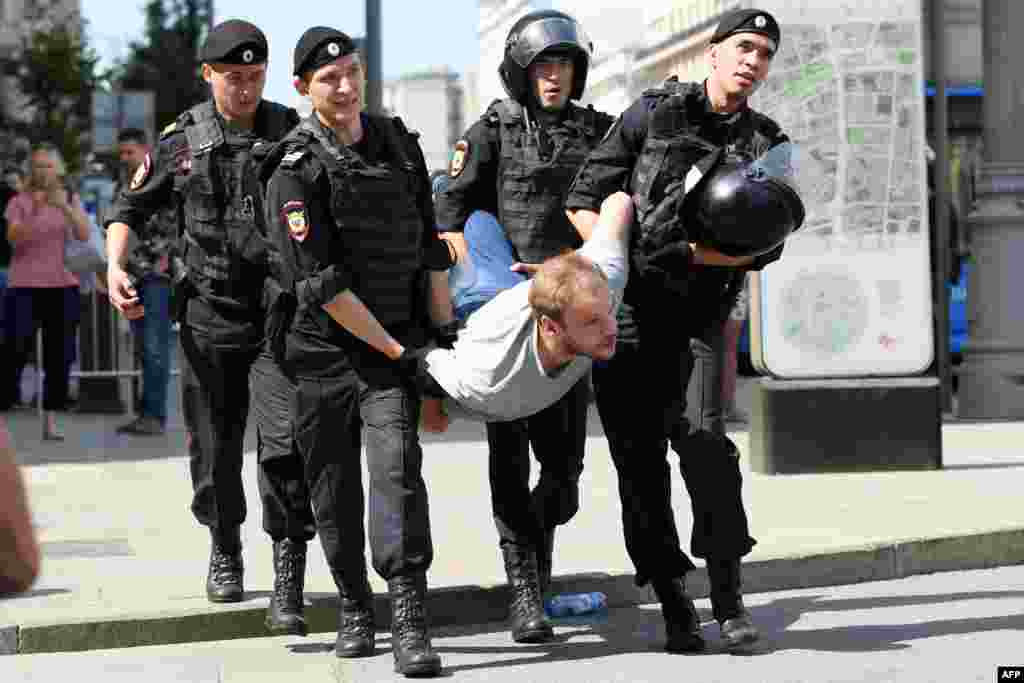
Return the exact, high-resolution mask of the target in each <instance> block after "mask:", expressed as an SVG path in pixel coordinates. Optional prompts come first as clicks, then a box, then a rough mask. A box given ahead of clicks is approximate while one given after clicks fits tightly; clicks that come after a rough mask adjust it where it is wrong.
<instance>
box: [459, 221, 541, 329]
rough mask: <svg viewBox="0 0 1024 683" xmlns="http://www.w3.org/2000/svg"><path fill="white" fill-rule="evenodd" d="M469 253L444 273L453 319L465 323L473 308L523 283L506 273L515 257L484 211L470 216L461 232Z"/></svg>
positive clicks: (520, 276) (500, 230)
mask: <svg viewBox="0 0 1024 683" xmlns="http://www.w3.org/2000/svg"><path fill="white" fill-rule="evenodd" d="M463 237H465V239H466V244H467V246H468V250H469V259H468V261H467V262H466V263H458V264H456V265H455V266H454V267H453V268H452V269H451V270H450V271H448V286H449V288H450V289H451V292H452V305H453V306H454V307H455V316H456V317H457V318H458V319H459V320H465V319H466V318H468V317H469V314H470V313H473V312H474V311H475V310H476V309H478V308H480V307H481V306H483V305H484V304H485V303H487V302H488V301H490V300H491V299H493V298H494V297H495V296H497V295H498V293H499V292H502V291H504V290H506V289H510V288H512V287H515V286H516V285H518V284H519V283H520V282H523V281H524V280H526V276H525V275H523V274H522V273H516V272H514V271H511V270H509V268H510V267H511V266H512V264H513V263H515V261H516V258H515V255H514V254H513V253H512V244H511V243H510V242H509V241H508V238H507V237H506V236H505V230H504V229H503V228H502V227H501V224H500V223H498V220H497V219H496V218H495V217H494V216H493V215H491V214H490V213H487V212H486V211H474V212H473V213H472V214H470V216H469V219H468V220H467V221H466V226H465V228H464V229H463Z"/></svg>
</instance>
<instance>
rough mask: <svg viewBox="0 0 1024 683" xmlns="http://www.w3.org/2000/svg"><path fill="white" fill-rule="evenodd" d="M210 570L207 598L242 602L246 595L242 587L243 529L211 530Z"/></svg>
mask: <svg viewBox="0 0 1024 683" xmlns="http://www.w3.org/2000/svg"><path fill="white" fill-rule="evenodd" d="M210 535H211V537H212V541H213V542H212V545H211V548H210V571H209V573H208V574H207V575H206V598H207V599H208V600H209V601H210V602H241V601H242V598H243V597H245V591H244V589H243V587H242V575H243V574H244V572H245V567H244V566H243V564H242V537H241V529H240V528H239V527H235V528H233V529H231V530H229V531H226V532H221V531H216V530H214V529H211V530H210Z"/></svg>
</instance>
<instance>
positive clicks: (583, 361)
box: [426, 233, 628, 422]
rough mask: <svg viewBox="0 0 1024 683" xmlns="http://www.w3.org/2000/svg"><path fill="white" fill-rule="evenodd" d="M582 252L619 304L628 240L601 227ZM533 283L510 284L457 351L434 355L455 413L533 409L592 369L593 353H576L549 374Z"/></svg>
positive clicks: (433, 367) (513, 414)
mask: <svg viewBox="0 0 1024 683" xmlns="http://www.w3.org/2000/svg"><path fill="white" fill-rule="evenodd" d="M579 253H580V254H581V255H583V256H585V257H586V258H588V259H589V260H590V261H592V262H593V263H594V264H596V265H597V266H598V267H599V268H600V269H601V270H602V271H603V272H604V274H605V276H606V277H607V278H608V286H609V288H610V289H611V296H612V305H613V307H614V308H615V309H617V308H618V306H619V303H620V302H621V301H622V291H623V289H625V287H626V277H627V275H628V272H627V270H628V261H627V259H626V242H625V241H620V240H615V239H611V238H608V237H607V236H605V235H603V234H600V233H595V235H594V237H593V238H592V239H591V240H590V241H589V242H587V243H586V244H584V245H583V247H581V248H580V249H579ZM530 284H531V281H529V280H527V281H526V282H522V283H520V284H518V285H516V286H515V287H512V288H511V289H506V290H505V291H503V292H501V293H500V294H498V295H497V296H496V297H494V298H493V299H492V300H490V301H488V302H487V303H486V304H485V305H484V306H482V307H481V308H480V309H479V310H478V311H476V312H475V313H473V315H471V316H470V317H469V320H468V321H467V323H466V327H465V328H463V329H462V331H461V332H459V338H458V341H456V342H455V345H454V348H453V349H451V350H448V349H435V350H433V351H431V352H430V353H429V354H427V357H426V362H427V369H428V371H429V372H430V375H431V376H432V377H433V378H434V379H435V380H436V381H437V383H438V384H440V385H441V387H442V388H443V389H444V390H445V391H446V392H447V393H448V395H449V396H450V397H451V399H453V400H452V401H449V406H448V409H449V412H450V413H451V414H452V416H453V417H465V418H468V419H472V420H482V421H484V422H502V421H506V420H515V419H519V418H522V417H527V416H529V415H533V414H534V413H537V412H539V411H541V410H543V409H544V408H547V407H548V406H550V405H551V404H552V403H554V402H555V401H557V400H558V399H560V398H561V397H562V396H564V395H565V394H566V393H568V391H569V390H570V389H572V387H573V386H575V384H576V383H577V382H578V381H579V380H580V379H582V378H583V377H584V376H585V375H586V374H587V372H589V371H590V366H591V364H592V361H591V359H590V358H589V357H586V356H577V357H576V358H575V359H574V360H572V361H571V362H569V363H568V364H567V365H565V366H563V367H561V368H559V369H558V370H556V371H555V372H553V373H552V374H550V375H549V374H546V373H545V372H544V369H543V367H542V366H541V362H540V357H539V356H538V353H537V324H536V322H535V321H534V319H533V314H532V311H531V310H530V304H529V300H528V297H529V292H530ZM452 403H457V405H451V404H452Z"/></svg>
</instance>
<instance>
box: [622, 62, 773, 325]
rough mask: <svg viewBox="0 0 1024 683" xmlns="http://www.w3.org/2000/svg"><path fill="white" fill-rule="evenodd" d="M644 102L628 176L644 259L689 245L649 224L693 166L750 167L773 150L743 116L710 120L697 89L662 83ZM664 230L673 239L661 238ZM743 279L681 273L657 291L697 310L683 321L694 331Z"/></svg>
mask: <svg viewBox="0 0 1024 683" xmlns="http://www.w3.org/2000/svg"><path fill="white" fill-rule="evenodd" d="M644 96H646V97H653V98H656V100H657V104H656V106H655V107H654V109H653V111H652V112H651V117H650V123H649V124H648V130H647V136H646V140H645V142H644V147H643V151H642V152H641V154H640V157H639V159H638V160H637V163H636V166H635V167H634V169H633V175H632V177H631V180H630V190H631V191H632V193H633V196H634V201H635V202H636V206H637V222H638V223H639V226H640V230H639V231H636V232H635V234H634V236H633V241H634V245H636V246H637V247H638V248H639V249H640V250H641V251H644V252H647V251H648V250H654V249H657V248H659V247H661V246H664V245H665V244H668V243H670V242H679V241H694V235H692V234H688V232H687V226H686V225H682V224H681V223H675V224H666V223H663V222H662V221H655V220H652V216H653V215H654V208H655V207H657V206H658V204H659V203H660V202H661V201H662V200H663V199H664V198H665V196H666V195H667V194H668V193H670V192H672V191H673V190H676V189H677V188H679V187H680V186H682V185H683V184H685V182H686V179H687V174H688V173H689V172H690V171H691V169H692V168H693V167H694V166H697V167H698V168H701V167H702V166H709V165H710V163H711V162H713V161H714V160H715V159H717V158H718V157H720V156H721V155H722V154H729V155H731V156H737V157H743V158H749V159H754V158H755V157H757V156H760V155H761V154H762V153H763V152H765V151H766V150H767V149H768V148H769V147H770V146H771V145H772V144H773V135H774V134H775V133H776V132H777V130H778V128H777V126H776V125H775V123H774V122H772V121H771V120H770V119H768V118H766V117H764V116H761V115H760V114H757V113H756V112H752V111H750V110H747V109H744V110H741V111H739V112H737V113H735V114H733V115H732V116H719V115H709V113H708V111H707V99H706V96H705V94H704V86H703V84H701V83H680V82H678V81H675V80H669V81H667V82H666V83H665V84H664V86H663V88H659V89H657V90H649V91H647V92H645V93H644ZM669 228H670V229H672V230H675V231H677V232H678V234H672V235H663V234H660V231H663V230H665V229H669ZM645 255H650V254H645ZM744 275H745V272H744V270H743V269H738V268H721V267H713V266H700V267H694V268H680V269H678V270H677V271H676V272H671V271H669V272H666V273H665V274H664V276H665V278H666V280H665V281H663V282H659V283H658V284H657V288H658V289H661V290H664V291H667V292H668V293H670V294H671V295H672V296H673V297H675V298H681V297H685V298H686V299H687V301H688V302H690V304H691V305H692V304H693V303H697V302H699V304H700V306H699V313H698V312H697V311H694V312H693V314H692V315H688V316H687V319H688V320H689V321H690V324H688V327H693V329H695V330H700V329H703V327H704V326H706V325H708V324H709V323H711V322H713V321H716V320H718V319H721V320H724V319H725V316H727V315H728V312H729V310H730V309H731V307H732V305H733V303H734V302H735V301H736V297H737V296H738V295H739V292H740V290H741V289H742V286H743V280H744ZM630 284H631V285H633V287H629V286H628V285H627V292H628V291H629V290H630V289H632V290H633V292H634V295H633V296H629V295H628V294H627V296H626V301H627V302H629V303H632V305H633V306H636V305H638V304H640V302H641V299H642V298H643V297H644V296H645V295H644V294H638V293H637V288H638V286H640V283H639V282H634V278H631V279H630ZM649 284H650V283H648V285H649ZM644 289H645V291H646V290H647V289H649V287H645V288H644Z"/></svg>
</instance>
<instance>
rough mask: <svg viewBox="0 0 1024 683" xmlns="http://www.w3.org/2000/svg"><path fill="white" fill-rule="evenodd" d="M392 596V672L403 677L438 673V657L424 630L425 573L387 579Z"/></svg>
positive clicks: (439, 668) (425, 619) (425, 612)
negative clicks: (393, 665)
mask: <svg viewBox="0 0 1024 683" xmlns="http://www.w3.org/2000/svg"><path fill="white" fill-rule="evenodd" d="M388 592H389V593H390V595H391V648H392V652H393V653H394V655H395V671H397V672H398V673H400V674H402V675H404V676H409V677H413V676H423V677H428V676H437V675H439V674H440V673H441V658H440V657H439V656H438V655H437V653H436V652H434V650H433V648H432V647H431V646H430V634H429V633H428V632H427V628H428V627H427V610H426V598H427V577H426V575H425V574H415V575H409V576H395V577H392V578H391V579H388Z"/></svg>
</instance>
